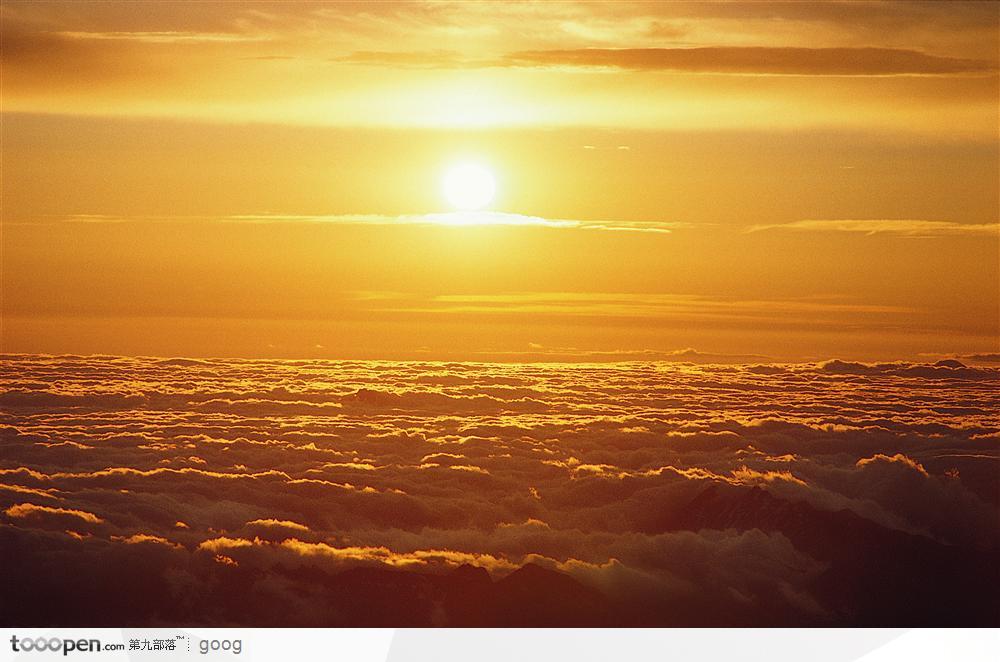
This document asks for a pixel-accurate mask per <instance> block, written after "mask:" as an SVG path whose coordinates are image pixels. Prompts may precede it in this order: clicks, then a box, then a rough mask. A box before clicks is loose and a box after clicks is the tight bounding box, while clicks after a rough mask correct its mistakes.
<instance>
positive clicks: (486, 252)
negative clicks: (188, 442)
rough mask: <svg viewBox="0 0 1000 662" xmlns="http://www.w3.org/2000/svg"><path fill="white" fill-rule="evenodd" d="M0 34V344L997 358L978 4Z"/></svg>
mask: <svg viewBox="0 0 1000 662" xmlns="http://www.w3.org/2000/svg"><path fill="white" fill-rule="evenodd" d="M0 16H2V25H0V31H2V35H0V36H2V92H3V95H2V126H0V136H2V148H0V157H2V165H3V168H2V173H0V183H2V210H0V220H2V249H3V254H2V257H3V266H2V289H3V302H2V312H3V329H2V341H3V347H2V349H3V351H4V352H41V353H80V354H91V353H101V354H122V355H154V356H233V357H236V356H241V357H275V358H281V357H296V358H309V357H315V358H365V359H428V360H430V359H440V360H488V361H508V360H511V361H519V360H530V361H544V360H551V361H584V362H586V361H608V360H618V359H636V358H658V359H665V360H678V359H683V360H703V361H720V362H742V361H746V360H754V361H761V360H780V361H792V360H821V359H826V358H833V357H839V358H844V359H856V360H891V359H923V358H933V357H938V358H940V357H945V356H966V357H967V356H970V355H986V354H990V353H996V352H997V351H998V350H1000V347H998V340H997V338H998V325H1000V299H998V297H1000V294H998V292H1000V275H998V269H1000V267H998V264H1000V252H998V225H997V223H998V218H997V215H998V212H997V210H998V208H1000V194H998V184H997V182H998V181H1000V165H998V158H1000V157H998V149H997V138H998V136H997V127H998V109H997V99H998V95H1000V87H998V65H997V51H998V5H997V4H995V3H968V4H963V3H947V4H939V3H863V2H859V3H853V2H852V3H841V2H828V3H815V4H814V3H754V4H753V5H750V4H734V3H708V4H702V3H544V4H543V3H504V4H499V3H496V4H495V3H434V2H432V3H417V2H415V3H281V4H270V3H252V4H246V5H243V4H239V5H237V4H234V3H208V2H206V3H201V2H198V3H141V2H140V3H111V2H109V3H102V2H87V3H62V2H30V3H28V2H16V1H11V2H5V3H4V5H3V7H2V8H0ZM465 162H472V163H476V164H479V165H481V166H482V167H483V168H485V169H486V170H487V171H488V172H489V173H490V176H491V177H492V178H493V180H494V183H495V186H496V194H495V196H494V197H493V198H492V199H491V200H489V201H488V203H486V204H485V205H484V206H483V208H482V209H479V210H476V211H460V210H457V209H456V208H455V205H454V204H453V202H454V201H451V200H449V199H448V197H447V196H446V195H445V194H444V193H443V191H442V182H443V179H444V177H445V175H446V173H447V172H449V170H450V169H451V168H454V167H455V166H456V164H461V163H465Z"/></svg>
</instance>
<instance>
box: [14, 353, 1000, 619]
mask: <svg viewBox="0 0 1000 662" xmlns="http://www.w3.org/2000/svg"><path fill="white" fill-rule="evenodd" d="M676 357H677V358H678V359H682V360H676V361H670V360H666V361H662V362H652V361H637V362H633V363H610V364H598V363H580V364H573V365H568V364H554V363H548V364H540V363H539V364H495V363H494V364H488V363H440V362H437V363H433V362H427V363H422V362H365V361H320V360H301V361H251V360H238V359H229V360H225V359H198V360H187V359H179V358H173V359H158V358H128V357H109V356H94V357H84V356H29V355H6V356H5V357H4V363H5V368H6V370H5V371H4V375H3V380H2V381H0V396H2V394H3V393H11V392H17V393H21V392H31V393H43V394H45V397H44V398H33V399H25V398H22V397H21V396H18V397H15V398H8V399H6V400H5V401H4V402H5V411H4V419H3V421H2V423H3V425H2V426H0V440H2V443H3V444H4V449H5V450H4V457H3V461H2V463H0V513H3V515H0V553H2V554H3V557H4V559H5V560H6V559H14V560H15V563H16V564H17V565H18V567H19V568H21V569H22V571H21V572H19V573H7V574H6V575H5V576H3V577H0V590H2V591H3V593H4V595H9V596H13V599H12V600H11V601H9V602H7V601H5V603H4V604H3V605H0V622H3V623H8V624H33V625H39V624H42V625H66V624H79V623H84V622H89V623H90V624H93V623H94V622H100V623H105V622H107V623H112V622H117V623H119V624H120V623H130V624H144V623H145V624H149V623H169V622H198V623H203V624H214V625H227V624H228V625H261V626H264V625H268V626H276V625H287V626H295V625H298V626H312V625H339V626H344V625H355V626H360V625H397V626H398V625H402V624H409V625H422V626H432V625H473V624H474V625H512V624H517V625H542V624H546V625H555V624H558V625H565V626H570V625H577V626H579V625H593V626H598V625H604V626H609V625H630V626H635V625H646V626H664V625H722V624H726V625H786V626H787V625H839V624H860V625H873V624H885V623H887V622H889V621H890V620H892V619H898V618H906V619H908V622H909V620H914V621H920V622H928V623H935V624H940V623H965V624H968V623H980V624H991V623H993V620H992V619H993V618H994V617H993V616H992V614H993V612H991V611H990V609H989V604H990V602H989V601H990V600H992V599H994V598H993V596H994V595H995V593H996V590H995V589H996V582H995V574H990V573H993V572H994V570H993V568H994V564H995V554H996V550H997V549H1000V540H998V535H997V530H996V526H995V522H996V517H997V513H998V509H1000V496H998V495H1000V477H998V476H997V473H996V471H995V467H996V462H997V461H998V459H1000V458H998V455H997V452H996V448H995V442H996V439H997V437H998V435H1000V429H998V427H997V424H996V417H995V413H994V409H995V407H994V406H993V402H992V400H991V399H990V394H991V393H992V391H993V390H994V389H993V385H994V384H995V382H996V379H997V377H998V370H997V369H996V368H991V367H976V368H970V367H968V366H965V365H964V364H962V363H960V362H958V361H956V360H954V359H946V360H942V361H939V362H937V363H928V364H921V363H901V362H897V363H871V364H868V363H855V362H845V361H828V362H823V363H800V364H767V365H761V364H757V363H749V364H743V363H728V364H718V363H715V364H712V363H699V362H698V360H700V359H705V358H707V357H705V356H704V355H702V354H701V353H698V352H695V351H694V350H682V351H679V352H677V353H676ZM712 358H713V359H714V358H716V357H712ZM94 375H100V376H101V380H100V383H99V385H95V383H94ZM944 386H947V388H944ZM82 392H86V393H88V397H90V398H94V397H96V396H100V395H102V393H114V394H119V395H138V394H140V393H141V395H142V397H141V398H135V397H117V398H109V399H105V400H89V401H87V403H88V404H87V405H80V404H78V403H77V401H75V400H73V399H69V400H66V399H64V398H65V397H69V396H73V395H78V394H80V393H82ZM859 393H863V394H864V397H859ZM219 401H226V402H228V403H230V404H232V405H238V406H227V407H226V408H223V409H217V408H215V407H202V406H201V405H202V404H204V403H215V402H219ZM67 403H73V404H71V405H70V406H67ZM94 403H96V404H97V406H90V405H91V404H94ZM283 405H294V406H283ZM304 405H309V407H305V406H304ZM331 405H339V406H331ZM180 523H183V524H180ZM918 575H919V576H920V577H921V578H922V579H921V581H920V582H914V581H913V577H914V576H918ZM112 577H118V578H119V580H118V581H112ZM123 578H124V579H123ZM875 583H878V585H880V586H883V587H884V588H885V590H882V591H878V592H872V591H870V590H868V589H869V588H870V586H872V585H874V584H875ZM57 586H63V587H64V589H63V590H62V592H61V593H60V595H61V596H62V597H61V600H60V601H59V604H57V605H54V604H53V603H52V602H51V601H48V600H42V599H41V598H40V597H36V596H45V595H49V594H50V593H51V591H53V590H55V587H57ZM119 586H144V587H146V588H148V589H149V590H148V591H146V592H144V596H147V597H146V598H144V602H142V604H136V602H135V600H134V597H133V598H130V597H129V595H130V594H129V592H128V591H125V590H123V589H119V588H117V587H119ZM148 596H155V597H153V598H149V597H148ZM359 601H360V602H359Z"/></svg>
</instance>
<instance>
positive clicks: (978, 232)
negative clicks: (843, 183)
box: [749, 219, 1000, 238]
mask: <svg viewBox="0 0 1000 662" xmlns="http://www.w3.org/2000/svg"><path fill="white" fill-rule="evenodd" d="M762 230H797V231H812V232H852V233H860V234H867V235H879V234H886V235H898V236H905V237H941V236H988V237H994V238H996V237H997V236H998V233H1000V224H997V223H956V222H954V221H927V220H913V219H909V220H908V219H840V220H836V219H828V220H804V221H795V222H792V223H781V224H776V225H756V226H753V227H751V228H749V231H750V232H759V231H762Z"/></svg>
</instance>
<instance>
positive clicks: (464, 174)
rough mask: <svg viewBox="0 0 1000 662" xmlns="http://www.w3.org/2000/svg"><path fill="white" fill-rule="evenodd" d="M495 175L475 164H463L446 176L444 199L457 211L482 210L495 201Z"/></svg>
mask: <svg viewBox="0 0 1000 662" xmlns="http://www.w3.org/2000/svg"><path fill="white" fill-rule="evenodd" d="M496 190H497V185H496V181H494V179H493V173H491V172H490V171H489V170H487V169H486V168H484V167H483V166H481V165H476V164H475V163H462V164H459V165H456V166H454V167H452V168H451V169H450V170H448V172H446V173H445V175H444V197H445V198H447V200H448V202H449V203H450V204H451V205H452V206H453V207H455V208H456V209H462V210H473V209H482V208H483V207H485V206H486V205H488V204H490V201H491V200H493V194H494V193H496Z"/></svg>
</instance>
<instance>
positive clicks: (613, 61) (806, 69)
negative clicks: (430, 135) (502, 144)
mask: <svg viewBox="0 0 1000 662" xmlns="http://www.w3.org/2000/svg"><path fill="white" fill-rule="evenodd" d="M335 61H338V62H344V63H350V64H361V65H374V66H390V67H400V66H402V67H418V68H460V67H466V68H484V67H544V68H551V67H559V68H562V67H568V68H587V69H593V68H597V69H618V70H623V69H624V70H632V71H672V72H678V73H695V74H705V73H714V74H737V75H758V74H759V75H787V76H899V75H924V76H926V75H954V74H984V73H995V72H996V71H997V65H996V63H995V62H988V61H986V60H977V59H969V58H956V57H946V56H939V55H930V54H928V53H923V52H920V51H915V50H908V49H901V48H793V47H770V46H729V47H718V46H708V47H698V48H573V49H554V50H553V49H550V50H531V51H516V52H513V53H507V54H504V55H501V56H498V57H495V58H483V57H467V56H465V55H463V54H462V53H460V52H457V51H448V50H433V51H409V52H406V51H357V52H354V53H350V54H348V55H345V56H341V57H338V58H335Z"/></svg>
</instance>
